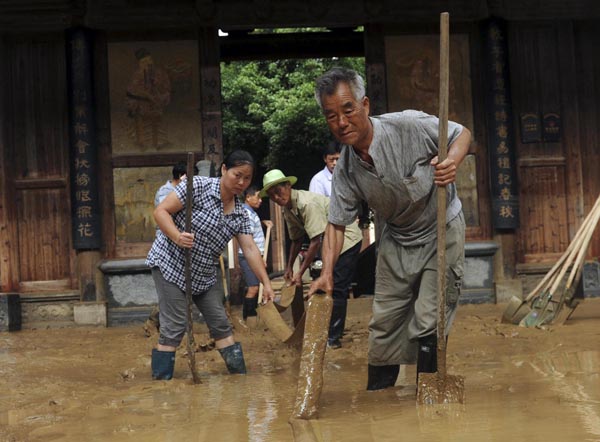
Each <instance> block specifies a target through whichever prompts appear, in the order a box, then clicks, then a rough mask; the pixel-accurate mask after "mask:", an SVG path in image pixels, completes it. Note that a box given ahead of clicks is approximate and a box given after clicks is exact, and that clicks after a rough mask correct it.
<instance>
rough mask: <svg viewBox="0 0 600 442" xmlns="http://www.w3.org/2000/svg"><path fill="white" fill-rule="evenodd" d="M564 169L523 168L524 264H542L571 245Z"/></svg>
mask: <svg viewBox="0 0 600 442" xmlns="http://www.w3.org/2000/svg"><path fill="white" fill-rule="evenodd" d="M564 170H565V168H564V167H563V166H549V167H544V166H542V167H523V168H521V174H520V180H521V182H520V188H521V198H522V200H521V201H522V206H521V218H522V219H523V220H524V221H523V222H522V223H521V225H522V228H521V229H520V242H521V253H522V256H523V261H524V262H536V261H543V260H544V259H546V258H550V257H552V258H553V257H555V256H556V255H558V254H560V253H562V252H564V250H565V249H566V248H567V246H568V245H569V237H568V234H567V202H566V195H565V188H566V185H565V173H564Z"/></svg>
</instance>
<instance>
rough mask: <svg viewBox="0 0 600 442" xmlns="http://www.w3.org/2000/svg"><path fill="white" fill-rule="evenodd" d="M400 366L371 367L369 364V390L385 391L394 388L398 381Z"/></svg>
mask: <svg viewBox="0 0 600 442" xmlns="http://www.w3.org/2000/svg"><path fill="white" fill-rule="evenodd" d="M399 372H400V365H381V366H376V365H371V364H369V379H368V380H367V390H383V389H384V388H388V387H393V386H394V384H396V379H398V373H399Z"/></svg>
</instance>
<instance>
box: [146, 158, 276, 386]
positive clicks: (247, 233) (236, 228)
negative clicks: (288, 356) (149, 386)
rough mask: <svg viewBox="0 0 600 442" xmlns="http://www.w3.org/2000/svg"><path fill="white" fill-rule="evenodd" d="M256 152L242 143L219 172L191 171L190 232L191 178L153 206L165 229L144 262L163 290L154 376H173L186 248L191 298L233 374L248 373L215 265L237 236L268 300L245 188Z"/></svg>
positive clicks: (183, 306) (182, 319) (181, 327)
mask: <svg viewBox="0 0 600 442" xmlns="http://www.w3.org/2000/svg"><path fill="white" fill-rule="evenodd" d="M254 165H255V164H254V159H253V158H252V156H251V155H250V154H249V153H248V152H246V151H243V150H237V151H234V152H232V153H231V154H230V155H229V156H228V157H227V158H226V159H225V161H223V164H222V165H221V177H220V178H208V177H201V176H194V177H193V180H194V182H193V189H194V190H193V191H194V194H193V196H192V201H193V207H192V228H191V230H192V232H191V233H187V232H185V231H184V226H185V199H186V193H187V191H186V183H185V181H184V182H182V183H180V184H179V185H178V186H177V187H176V188H175V190H174V191H173V192H171V193H170V194H169V195H168V196H167V197H166V198H165V199H164V200H163V202H162V203H160V204H159V205H158V206H157V207H156V209H155V210H154V219H155V220H156V223H157V224H158V227H159V228H160V230H158V231H157V235H156V239H155V240H154V244H153V245H152V248H151V249H150V252H149V253H148V257H147V259H146V264H148V266H150V268H151V269H152V277H153V279H154V283H155V285H156V291H157V293H158V305H159V309H160V317H159V319H160V334H159V338H158V345H157V346H156V348H155V349H153V350H152V378H153V379H165V380H168V379H171V378H172V377H173V369H174V366H175V350H176V349H177V347H178V346H179V344H180V343H181V340H182V339H183V335H184V334H185V330H186V321H187V318H186V312H187V300H186V296H185V273H184V268H185V249H190V250H191V263H192V264H191V270H192V272H191V273H192V295H193V296H192V299H193V301H194V303H195V304H196V306H197V307H198V309H199V310H200V312H201V313H202V316H203V317H204V320H205V321H206V325H207V326H208V329H209V331H210V336H211V337H212V338H213V339H214V340H215V346H216V348H217V349H218V350H219V352H220V353H221V356H222V357H223V359H224V360H225V364H226V365H227V369H228V370H229V372H230V373H242V374H243V373H246V365H245V363H244V355H243V353H242V347H241V345H240V343H239V342H235V341H234V339H233V330H232V328H231V324H230V323H229V320H228V318H227V314H226V312H225V307H224V305H223V296H224V292H223V286H222V283H221V280H220V279H219V278H217V275H216V268H217V265H218V264H217V263H218V260H219V256H220V254H221V252H222V251H223V250H224V249H225V247H226V246H227V243H228V242H229V241H230V240H231V238H233V237H234V236H235V237H236V238H237V240H238V242H239V244H240V246H241V248H242V250H243V252H244V256H245V257H246V259H247V260H248V262H249V264H250V267H251V268H252V271H253V272H254V274H255V275H256V276H258V278H259V279H260V281H261V282H262V283H263V285H264V294H263V299H264V301H265V302H268V301H270V300H272V299H273V289H272V288H271V282H270V280H269V277H268V275H267V272H266V269H265V266H264V264H263V261H262V258H261V255H260V251H259V250H258V248H257V246H256V244H255V243H254V240H253V238H252V229H251V226H250V221H249V219H248V215H247V213H246V211H245V210H244V208H243V206H242V203H241V202H240V201H239V200H238V198H237V195H240V194H241V193H242V192H243V191H244V190H245V189H246V188H247V187H248V186H249V185H250V183H251V182H252V177H253V174H254Z"/></svg>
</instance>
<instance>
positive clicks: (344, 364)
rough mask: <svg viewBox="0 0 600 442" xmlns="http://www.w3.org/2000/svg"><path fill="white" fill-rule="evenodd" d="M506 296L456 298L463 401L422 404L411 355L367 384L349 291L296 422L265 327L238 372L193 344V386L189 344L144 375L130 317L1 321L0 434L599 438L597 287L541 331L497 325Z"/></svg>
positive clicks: (247, 347)
mask: <svg viewBox="0 0 600 442" xmlns="http://www.w3.org/2000/svg"><path fill="white" fill-rule="evenodd" d="M504 308H505V305H477V306H474V305H467V306H461V307H460V308H459V311H458V315H457V318H456V321H455V323H454V329H453V333H452V335H451V337H450V340H449V345H448V371H449V372H451V373H453V374H456V375H461V376H464V377H465V390H466V398H467V400H466V403H465V404H445V405H434V406H418V405H416V399H415V398H416V396H415V392H416V389H415V388H416V387H415V383H416V382H415V369H414V366H408V367H402V369H401V374H400V376H399V379H398V382H397V383H396V387H394V388H390V389H387V390H383V391H377V392H367V391H366V390H365V386H366V372H367V361H366V352H367V336H368V334H367V324H368V321H369V318H370V300H369V299H362V298H359V299H353V300H351V301H350V305H349V317H348V320H347V330H346V334H345V336H344V338H343V340H342V344H343V347H342V348H341V349H336V350H331V349H328V350H327V351H326V354H325V361H324V385H323V391H322V394H321V399H320V406H319V419H318V420H312V421H303V422H302V423H301V424H299V425H296V427H292V426H291V425H290V424H289V423H288V421H289V418H290V416H291V414H292V407H293V404H294V397H295V394H296V388H297V376H298V365H299V352H298V351H297V350H295V349H293V348H291V347H289V346H287V345H285V344H282V343H281V342H280V341H279V340H278V339H277V337H275V336H273V335H271V334H270V333H269V332H268V331H265V330H264V329H262V328H259V329H254V330H251V329H243V328H241V327H238V329H239V330H238V331H237V333H236V339H237V340H239V341H240V342H242V345H243V347H244V354H245V356H246V364H247V368H248V374H247V375H246V376H240V375H236V376H231V375H228V374H227V370H226V368H225V365H224V363H223V361H222V360H221V358H220V356H219V354H218V352H216V351H215V350H210V348H211V347H210V346H205V347H206V349H208V351H203V352H198V353H197V354H196V363H197V366H198V370H199V373H200V376H201V378H202V382H203V383H202V384H200V385H194V384H193V383H192V381H191V374H190V372H189V368H188V366H187V361H186V358H185V346H184V347H182V348H181V349H179V350H178V352H177V360H176V367H175V378H174V379H173V380H172V381H152V380H151V378H150V352H151V349H152V346H153V345H154V344H155V341H156V335H155V334H154V335H153V336H152V337H150V338H147V337H146V336H145V334H144V330H143V328H142V327H141V326H139V325H137V326H131V327H121V328H109V329H100V328H63V329H47V330H46V329H44V330H23V331H21V332H15V333H2V334H0V441H2V442H5V441H10V442H22V441H27V442H33V441H44V442H51V441H65V442H71V441H72V442H80V441H111V442H113V441H117V442H118V441H144V442H154V441H156V442H159V441H160V442H164V441H180V440H193V441H219V442H221V441H224V442H229V441H231V442H234V441H235V442H238V441H274V442H285V441H293V440H294V439H295V440H297V441H361V442H365V441H367V442H369V441H373V442H375V441H377V442H381V441H383V442H385V441H396V440H399V437H401V438H402V440H410V441H415V442H417V441H461V442H471V441H473V442H474V441H477V442H479V441H482V440H486V441H487V440H489V441H502V440H527V441H542V440H560V441H596V440H600V299H592V300H586V301H585V303H584V304H582V305H581V306H580V307H579V308H578V309H577V310H576V311H575V313H574V315H573V317H572V318H571V319H570V320H569V321H568V322H567V323H566V325H565V326H562V327H555V328H549V329H548V330H538V329H526V328H520V327H517V326H514V325H510V324H501V323H500V319H501V317H502V312H503V310H504ZM233 314H234V316H236V315H237V316H239V312H238V311H237V310H236V309H235V308H234V310H233ZM287 319H288V320H290V318H289V317H288V318H287ZM196 331H197V336H196V341H197V342H198V343H202V342H208V341H209V340H208V337H207V335H206V334H205V330H203V329H202V327H201V326H196ZM400 435H401V436H400Z"/></svg>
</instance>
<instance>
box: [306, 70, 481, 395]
mask: <svg viewBox="0 0 600 442" xmlns="http://www.w3.org/2000/svg"><path fill="white" fill-rule="evenodd" d="M315 97H316V99H317V102H318V103H319V105H320V107H321V110H322V111H323V115H324V117H325V120H326V121H327V124H328V126H329V129H330V130H331V132H332V134H333V135H334V136H335V137H336V138H337V140H338V141H339V142H340V143H342V145H343V146H342V153H341V156H340V159H339V161H338V163H337V165H336V171H335V174H334V177H333V183H332V194H331V204H330V210H329V224H328V225H327V228H326V230H325V239H324V241H323V271H322V274H321V277H320V278H319V279H318V280H316V281H315V282H314V283H313V284H312V286H311V289H310V291H309V295H312V294H313V293H315V292H316V291H317V290H319V289H320V290H325V291H326V290H331V287H332V269H333V268H334V266H335V263H336V261H337V258H338V256H339V253H340V249H341V245H342V243H343V234H344V230H345V229H346V226H348V225H350V224H352V223H354V222H355V220H356V216H357V214H358V210H359V208H360V206H361V203H362V202H366V203H367V204H368V205H369V207H371V208H372V209H373V210H374V211H375V214H376V217H377V218H378V219H379V220H381V221H382V223H381V225H382V227H383V228H382V232H381V239H380V241H379V248H378V258H377V274H376V284H375V297H374V300H373V318H372V320H371V322H370V324H369V356H368V358H369V367H368V381H367V389H368V390H379V389H383V388H387V387H391V386H393V385H394V384H395V382H396V378H397V376H398V372H399V366H400V364H414V363H415V362H416V363H417V375H418V373H419V372H423V373H433V372H435V371H436V370H437V360H436V347H437V334H436V325H437V323H436V321H437V314H436V312H437V255H436V251H437V249H436V247H437V242H436V215H437V204H436V201H437V200H436V191H437V187H438V186H444V187H445V189H446V192H447V211H446V221H447V235H446V241H447V242H446V259H447V264H448V266H447V268H448V270H447V273H446V278H447V282H448V284H447V287H448V289H447V296H446V299H447V303H446V308H447V313H446V317H447V328H446V337H447V335H448V330H449V329H450V326H451V324H452V321H453V319H454V316H455V314H456V306H457V304H458V296H459V294H460V286H461V283H462V276H463V266H464V234H465V222H464V217H463V214H462V206H461V202H460V200H459V198H458V196H457V193H456V186H455V184H454V182H455V179H456V170H457V168H458V166H459V165H460V164H461V162H462V160H463V159H464V157H465V155H466V154H467V152H468V148H469V144H470V141H471V135H470V132H469V130H468V129H466V128H464V127H463V126H461V125H460V124H457V123H454V122H448V145H449V148H448V157H447V159H446V160H444V161H443V162H441V163H438V161H437V152H438V119H437V117H434V116H431V115H428V114H425V113H423V112H418V111H412V110H407V111H404V112H397V113H390V114H385V115H381V116H377V117H369V98H368V97H367V96H365V87H364V81H363V79H362V78H361V77H360V75H358V74H357V73H356V72H354V71H352V70H348V69H344V68H333V69H331V70H330V71H328V72H326V73H325V74H324V75H322V76H321V77H319V78H318V79H317V82H316V90H315Z"/></svg>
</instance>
